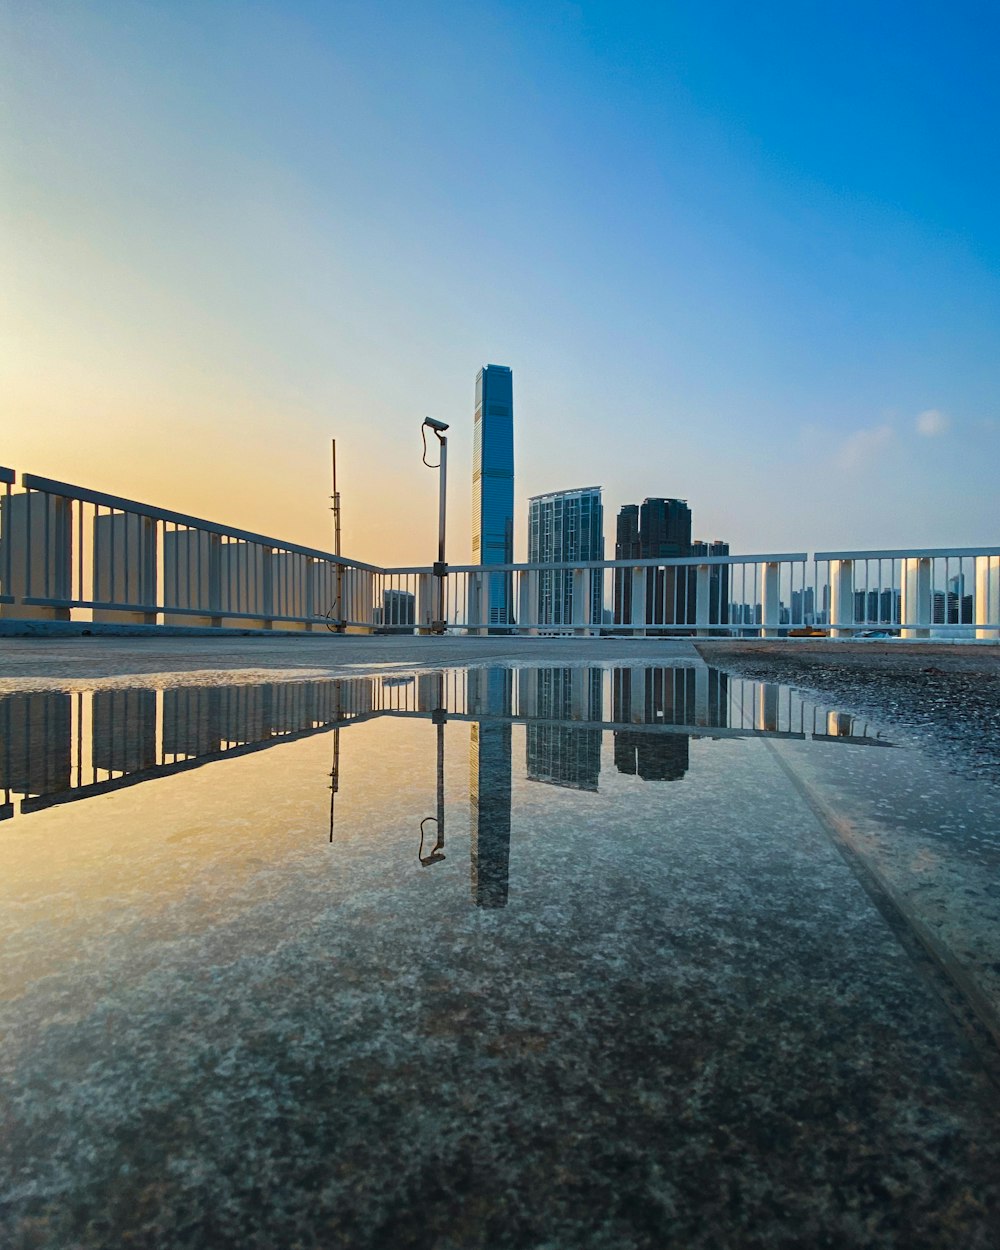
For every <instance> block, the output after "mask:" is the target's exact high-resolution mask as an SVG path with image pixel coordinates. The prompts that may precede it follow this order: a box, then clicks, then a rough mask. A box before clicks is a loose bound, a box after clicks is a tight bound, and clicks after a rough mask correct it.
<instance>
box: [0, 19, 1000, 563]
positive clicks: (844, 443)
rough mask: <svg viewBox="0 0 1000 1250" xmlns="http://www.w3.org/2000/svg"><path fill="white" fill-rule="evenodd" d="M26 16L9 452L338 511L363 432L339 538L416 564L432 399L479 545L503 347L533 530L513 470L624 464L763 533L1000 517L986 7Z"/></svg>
mask: <svg viewBox="0 0 1000 1250" xmlns="http://www.w3.org/2000/svg"><path fill="white" fill-rule="evenodd" d="M0 21H2V23H3V28H2V36H3V37H2V38H0V68H2V71H3V78H4V81H5V92H4V98H3V101H2V106H0V107H2V117H0V122H2V128H0V157H2V159H3V163H4V168H5V188H4V206H5V209H6V213H7V218H6V220H7V229H6V231H5V232H4V240H5V245H4V250H3V257H2V265H3V276H4V284H3V285H4V292H5V298H6V300H7V312H6V324H7V326H8V327H9V329H8V340H7V347H8V349H9V350H8V351H7V353H6V355H7V359H8V368H7V371H6V376H5V399H6V406H5V408H6V411H7V412H8V413H9V414H10V416H9V417H8V420H7V423H6V428H5V431H4V440H3V447H2V448H0V462H2V463H3V464H5V465H9V466H11V467H14V468H16V469H18V470H22V471H28V472H33V473H38V474H41V475H44V476H50V477H54V478H57V479H62V480H66V481H71V482H77V483H80V484H84V485H87V486H90V487H92V488H94V489H97V490H105V491H107V492H109V493H113V494H118V495H122V496H125V497H128V498H132V499H138V500H141V501H147V502H149V503H152V504H157V505H159V506H162V507H170V508H174V509H177V510H178V511H182V512H189V513H191V514H193V515H195V516H203V517H207V518H209V519H212V520H217V521H220V522H225V523H228V524H231V525H234V526H241V527H243V528H246V529H250V530H253V531H255V532H260V533H265V534H271V535H275V536H278V537H284V538H287V539H288V540H290V541H299V542H303V543H306V544H308V545H312V546H317V547H323V548H328V547H329V546H330V541H331V534H332V527H331V524H330V516H329V511H328V503H329V500H328V495H329V493H330V481H329V461H328V456H327V452H328V448H329V440H330V438H336V439H337V445H338V469H339V479H340V480H339V483H338V485H339V489H340V491H341V494H342V497H343V549H344V551H345V552H346V553H347V554H349V555H352V556H354V557H356V558H358V559H367V560H370V561H372V562H375V563H381V564H416V563H427V562H428V561H429V560H430V559H431V558H432V557H433V552H434V547H435V526H436V483H435V481H434V478H433V475H432V474H430V473H427V472H425V471H423V470H422V469H421V468H420V464H419V454H420V441H419V425H420V421H421V420H422V418H423V417H424V416H425V415H427V414H428V413H429V414H431V415H434V416H436V417H438V418H439V419H441V420H444V421H447V422H449V423H450V424H451V426H452V433H451V453H452V456H453V464H454V465H455V467H456V469H457V470H459V471H457V472H455V473H453V475H452V481H451V484H450V491H449V509H450V511H449V515H450V517H451V518H452V520H453V522H458V523H457V524H454V525H453V530H452V533H453V535H454V543H453V545H452V546H451V548H450V550H449V558H450V559H452V560H453V561H455V562H463V561H467V560H471V558H472V552H471V548H470V543H471V538H470V535H471V525H470V524H468V523H467V521H466V518H469V517H471V514H472V501H471V482H470V480H469V477H470V475H469V473H468V471H467V470H466V469H465V468H464V466H467V465H469V464H470V463H471V461H472V446H473V431H472V429H471V428H469V427H470V425H471V423H469V422H468V421H467V419H466V417H465V414H467V412H468V390H469V373H470V371H471V370H474V369H475V368H476V367H477V365H478V363H479V362H482V361H486V360H502V361H505V362H506V363H507V364H509V365H510V366H511V367H512V368H513V369H514V370H515V371H516V372H517V374H518V380H519V382H518V385H519V394H518V422H519V437H518V447H517V459H516V462H515V466H514V468H515V471H516V474H517V481H518V495H517V497H516V499H515V508H514V521H515V547H516V548H517V549H519V550H521V551H523V550H525V546H526V543H525V539H524V528H523V527H524V506H523V505H524V500H526V499H527V498H530V497H531V496H532V495H534V494H537V493H539V492H540V491H543V490H551V489H552V488H553V487H561V486H563V485H568V484H571V483H573V482H579V481H593V480H601V481H602V482H603V484H604V489H605V499H606V502H607V504H608V511H609V513H610V512H611V511H612V509H614V508H616V507H617V506H618V505H619V504H620V503H621V502H623V501H626V500H629V499H637V498H643V497H644V496H646V495H650V494H652V493H653V492H655V491H661V490H667V491H670V492H671V493H676V494H677V495H681V496H686V497H688V498H690V499H692V500H694V501H696V505H697V509H698V514H699V529H700V531H701V532H703V533H713V534H724V535H726V536H727V539H728V541H729V542H730V543H731V544H732V546H733V549H734V550H735V551H740V552H748V551H756V552H765V551H780V550H815V549H817V548H820V549H823V548H828V549H837V548H842V547H843V548H859V547H867V548H873V547H874V548H877V547H899V546H949V545H958V546H963V545H972V544H976V543H989V542H990V541H991V540H992V539H993V537H994V534H995V526H996V521H995V516H996V506H995V485H994V480H993V478H994V470H993V465H994V464H995V463H996V461H997V459H998V458H1000V398H998V396H1000V388H998V386H997V369H996V361H997V360H998V359H1000V350H998V346H1000V344H998V339H1000V224H998V222H997V219H996V214H995V203H996V198H997V190H998V181H1000V173H998V171H1000V162H998V161H997V159H996V155H997V154H996V151H995V148H996V145H997V142H998V140H997V137H996V136H997V133H998V130H997V127H996V126H995V124H991V123H994V122H995V120H996V118H997V116H998V114H1000V84H998V82H997V80H996V76H995V74H994V72H993V68H992V63H991V58H990V55H989V49H990V48H991V47H992V46H993V44H994V43H995V40H996V36H997V35H998V34H1000V13H998V12H997V11H996V10H995V9H993V8H992V7H986V6H982V5H979V4H973V3H969V4H960V5H958V6H953V7H952V8H951V9H950V10H948V12H947V13H944V12H941V11H937V10H935V9H933V8H932V7H928V6H920V5H917V6H914V5H911V4H907V5H903V4H902V3H895V2H891V0H886V2H885V3H883V4H879V5H876V6H868V5H861V4H858V3H854V2H852V0H849V2H848V3H845V4H844V5H840V6H837V7H836V9H829V8H826V9H824V8H821V7H819V6H803V5H799V4H795V3H791V2H790V0H789V2H788V3H782V2H778V3H775V4H774V5H771V6H766V7H765V8H763V9H762V8H761V7H760V6H756V7H755V6H746V5H741V4H738V3H732V2H725V0H713V2H712V3H709V4H706V5H698V6H695V5H689V4H680V5H673V6H644V5H636V6H633V7H632V8H630V9H628V10H621V9H620V8H617V7H613V6H608V5H604V4H599V3H584V4H582V5H578V6H565V7H556V6H547V5H541V6H538V5H527V4H524V3H520V2H517V0H515V3H513V4H507V5H503V6H501V5H499V4H493V3H476V4H472V5H469V6H465V7H463V10H462V20H461V22H456V21H455V15H454V13H453V11H452V10H451V9H450V7H449V6H447V5H441V4H434V3H431V4H428V5H427V6H421V9H420V10H419V12H418V11H415V10H413V9H412V8H411V7H409V6H405V5H403V4H397V3H391V2H390V3H387V4H386V5H384V6H377V7H372V6H361V5H355V4H350V3H344V4H336V5H329V6H326V5H318V4H314V3H310V2H308V0H306V2H304V3H303V4H301V5H296V6H287V5H283V4H279V3H276V2H269V0H263V2H262V3H261V4H259V5H255V6H253V8H252V9H249V10H247V9H239V10H237V9H234V8H233V7H232V6H228V5H223V4H217V3H212V2H211V0H209V2H208V3H206V4H204V5H200V6H197V9H191V8H189V7H187V6H170V5H145V6H128V7H125V6H118V5H114V4H100V3H97V4H93V5H77V4H72V3H68V2H64V0H53V2H52V3H51V4H46V5H9V6H7V7H6V8H5V10H4V12H3V14H2V15H0ZM483 47H491V48H494V49H495V50H496V54H497V55H498V56H500V57H502V58H503V62H504V64H505V66H506V67H507V72H508V75H509V77H508V80H507V81H506V85H505V90H504V92H503V93H502V96H501V95H498V93H496V92H495V91H493V90H492V89H491V88H490V86H489V84H488V83H487V82H486V81H485V80H484V79H483V77H482V75H481V73H480V71H479V70H478V69H477V63H478V60H477V57H476V56H475V55H473V53H474V52H475V50H477V49H480V48H483ZM834 101H835V102H836V103H835V104H834V103H833V102H834ZM605 537H606V538H607V539H609V540H610V538H611V537H612V535H611V534H608V533H606V534H605Z"/></svg>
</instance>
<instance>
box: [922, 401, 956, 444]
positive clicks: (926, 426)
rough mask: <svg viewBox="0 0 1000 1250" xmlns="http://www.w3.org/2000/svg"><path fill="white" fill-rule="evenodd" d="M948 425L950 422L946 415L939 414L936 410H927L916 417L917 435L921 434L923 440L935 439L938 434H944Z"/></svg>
mask: <svg viewBox="0 0 1000 1250" xmlns="http://www.w3.org/2000/svg"><path fill="white" fill-rule="evenodd" d="M950 425H951V420H950V418H949V417H948V416H947V414H945V413H943V412H940V411H939V410H938V409H937V408H928V409H927V411H926V412H922V413H921V414H920V416H919V417H917V433H918V434H922V435H923V436H924V438H937V436H938V435H939V434H944V432H945V431H946V430H947V429H948V427H949V426H950Z"/></svg>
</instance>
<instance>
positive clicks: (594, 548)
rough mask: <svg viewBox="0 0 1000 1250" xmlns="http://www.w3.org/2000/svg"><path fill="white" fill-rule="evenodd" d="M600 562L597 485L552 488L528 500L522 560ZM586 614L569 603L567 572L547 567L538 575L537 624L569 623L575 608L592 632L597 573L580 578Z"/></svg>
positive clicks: (599, 604)
mask: <svg viewBox="0 0 1000 1250" xmlns="http://www.w3.org/2000/svg"><path fill="white" fill-rule="evenodd" d="M603 559H604V506H603V504H602V503H601V488H600V487H599V486H584V487H582V488H580V489H579V490H557V491H551V492H550V493H549V494H547V495H535V496H534V497H533V498H532V499H530V500H529V501H528V561H529V563H531V564H561V563H566V564H585V563H587V562H588V561H589V560H603ZM586 582H587V593H588V597H589V604H588V607H587V609H586V610H583V608H582V605H580V604H576V605H574V602H573V570H572V569H553V570H552V572H545V571H543V572H541V573H540V574H539V577H538V622H539V624H540V625H572V624H573V623H574V620H575V616H576V609H577V608H580V609H581V612H580V616H581V619H583V618H584V617H585V616H589V618H590V622H591V623H592V624H593V625H595V626H597V627H598V628H599V627H600V625H601V624H602V623H603V620H604V587H603V582H602V580H601V577H600V573H599V571H598V570H595V571H594V575H592V576H590V577H588V578H587V579H586Z"/></svg>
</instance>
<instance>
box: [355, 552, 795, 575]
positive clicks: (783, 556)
mask: <svg viewBox="0 0 1000 1250" xmlns="http://www.w3.org/2000/svg"><path fill="white" fill-rule="evenodd" d="M808 558H809V557H808V555H807V553H806V552H804V551H793V552H791V553H788V552H781V553H778V554H777V555H774V554H771V553H768V554H767V555H749V556H658V557H655V558H653V559H643V560H638V559H637V560H565V561H560V562H558V563H552V564H549V563H547V562H542V561H535V562H531V563H524V564H449V565H448V572H449V573H534V572H542V573H548V572H553V571H556V570H559V569H660V568H663V567H664V566H669V567H671V568H673V567H675V566H676V567H685V568H696V567H697V566H698V565H701V564H718V565H730V564H788V563H794V562H801V561H804V560H807V559H808ZM379 572H380V573H386V574H394V575H402V574H404V573H406V574H410V575H414V574H420V573H432V572H433V568H432V567H431V565H429V564H428V565H418V566H416V567H414V568H398V569H393V568H384V569H379Z"/></svg>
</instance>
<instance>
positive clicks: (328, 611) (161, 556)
mask: <svg viewBox="0 0 1000 1250" xmlns="http://www.w3.org/2000/svg"><path fill="white" fill-rule="evenodd" d="M13 476H14V475H13V473H12V472H11V471H10V470H4V471H3V474H0V482H2V483H3V484H4V485H5V487H6V493H5V494H3V495H2V496H0V614H2V615H3V616H4V617H19V618H31V619H48V620H69V619H71V613H73V612H77V611H79V612H87V613H89V614H90V619H93V620H95V621H104V622H117V623H119V624H122V623H129V624H157V623H163V624H171V625H205V626H216V627H219V626H244V627H251V628H271V627H274V628H294V627H298V628H302V627H307V628H308V627H312V626H313V625H315V624H324V623H331V624H335V625H336V626H337V627H338V628H344V629H349V628H361V629H365V630H367V629H370V628H371V625H372V602H373V594H374V579H375V578H376V577H377V576H378V575H379V572H380V571H379V570H377V569H376V568H374V566H371V565H367V564H362V563H359V562H358V561H355V560H345V559H340V558H338V557H337V556H334V555H332V554H330V553H328V552H323V551H318V550H314V549H313V548H310V547H304V546H301V545H299V544H296V543H288V542H284V541H282V540H280V539H275V538H268V537H266V536H264V535H262V534H255V533H251V532H249V531H246V530H241V529H236V528H235V527H233V526H226V525H219V524H216V523H215V522H212V521H206V520H204V519H203V518H200V517H193V516H188V515H186V514H184V513H180V512H174V511H170V510H167V509H164V508H157V507H153V506H151V505H149V504H143V503H138V502H137V501H135V500H131V499H122V498H120V497H118V496H116V495H108V494H105V493H103V492H100V491H93V490H89V489H87V488H86V487H81V486H72V485H70V484H68V483H66V482H57V481H53V480H52V479H50V478H43V477H37V476H35V475H33V474H27V473H24V474H21V486H22V488H23V489H22V490H21V491H18V492H14V491H12V489H11V486H12V483H13Z"/></svg>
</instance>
